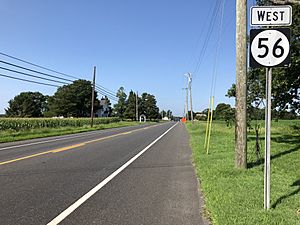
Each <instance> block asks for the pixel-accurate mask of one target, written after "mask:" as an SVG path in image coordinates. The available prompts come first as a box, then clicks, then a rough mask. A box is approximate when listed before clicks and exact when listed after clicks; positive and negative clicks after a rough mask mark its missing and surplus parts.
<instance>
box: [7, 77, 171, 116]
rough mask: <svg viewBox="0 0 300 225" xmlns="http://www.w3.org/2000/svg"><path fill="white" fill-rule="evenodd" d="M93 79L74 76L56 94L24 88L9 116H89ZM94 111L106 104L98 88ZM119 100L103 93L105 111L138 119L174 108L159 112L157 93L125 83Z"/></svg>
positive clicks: (161, 113) (109, 113) (13, 101)
mask: <svg viewBox="0 0 300 225" xmlns="http://www.w3.org/2000/svg"><path fill="white" fill-rule="evenodd" d="M91 93H92V83H91V82H90V81H88V80H75V81H74V82H73V83H71V84H68V85H64V86H62V87H59V88H58V89H57V90H56V92H55V93H54V95H52V96H48V95H43V94H42V93H40V92H22V93H20V94H18V95H16V96H15V97H14V98H13V99H11V100H10V101H9V102H8V104H9V105H8V108H7V109H5V115H6V116H7V117H57V116H63V117H77V118H78V117H88V116H90V115H91V114H90V113H91ZM94 96H95V98H94V112H96V111H97V110H99V109H101V108H102V107H103V105H101V104H100V101H99V99H98V92H97V91H95V93H94ZM116 97H117V99H118V101H117V103H116V104H115V105H114V106H113V107H112V105H111V102H110V100H109V98H108V97H107V96H104V97H102V100H105V103H106V106H107V107H106V110H108V112H106V115H108V116H114V117H119V118H120V119H130V120H136V109H138V112H139V113H138V114H139V115H141V114H143V115H145V116H146V118H147V119H150V120H157V119H161V118H163V117H165V116H167V117H169V118H170V119H171V118H172V117H173V115H172V111H170V110H167V111H164V110H162V112H159V108H158V106H157V101H156V98H155V96H154V95H152V94H149V93H146V92H145V93H142V94H141V96H136V93H135V92H133V91H132V90H131V91H130V92H129V94H128V95H127V94H126V93H125V89H124V87H120V88H119V90H118V91H117V94H116Z"/></svg>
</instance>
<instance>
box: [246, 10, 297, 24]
mask: <svg viewBox="0 0 300 225" xmlns="http://www.w3.org/2000/svg"><path fill="white" fill-rule="evenodd" d="M250 17H251V18H250V20H251V26H289V25H291V24H292V7H291V6H289V5H283V6H253V7H251V16H250Z"/></svg>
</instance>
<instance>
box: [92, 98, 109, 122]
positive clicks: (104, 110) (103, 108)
mask: <svg viewBox="0 0 300 225" xmlns="http://www.w3.org/2000/svg"><path fill="white" fill-rule="evenodd" d="M110 113H111V107H110V104H109V102H108V101H107V99H105V98H101V100H100V108H99V109H98V110H97V111H96V112H95V117H108V116H110Z"/></svg>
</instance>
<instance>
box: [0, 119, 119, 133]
mask: <svg viewBox="0 0 300 225" xmlns="http://www.w3.org/2000/svg"><path fill="white" fill-rule="evenodd" d="M119 121H120V119H119V118H116V117H109V118H94V125H100V124H109V123H114V122H119ZM90 124H91V119H90V118H0V131H9V130H11V131H22V130H30V129H37V128H59V127H82V126H85V125H90Z"/></svg>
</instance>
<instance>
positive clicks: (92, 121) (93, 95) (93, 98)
mask: <svg viewBox="0 0 300 225" xmlns="http://www.w3.org/2000/svg"><path fill="white" fill-rule="evenodd" d="M95 80H96V66H94V75H93V85H92V107H91V127H93V125H94V102H95Z"/></svg>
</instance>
